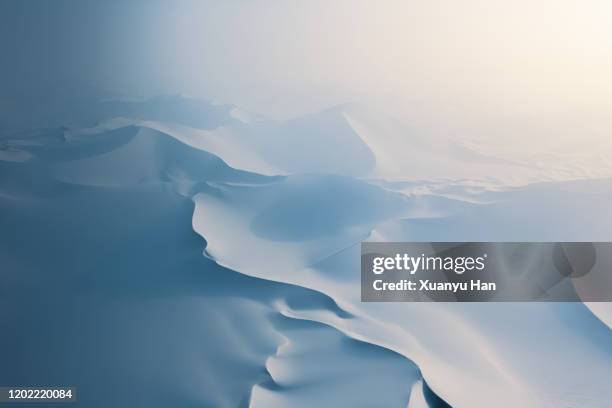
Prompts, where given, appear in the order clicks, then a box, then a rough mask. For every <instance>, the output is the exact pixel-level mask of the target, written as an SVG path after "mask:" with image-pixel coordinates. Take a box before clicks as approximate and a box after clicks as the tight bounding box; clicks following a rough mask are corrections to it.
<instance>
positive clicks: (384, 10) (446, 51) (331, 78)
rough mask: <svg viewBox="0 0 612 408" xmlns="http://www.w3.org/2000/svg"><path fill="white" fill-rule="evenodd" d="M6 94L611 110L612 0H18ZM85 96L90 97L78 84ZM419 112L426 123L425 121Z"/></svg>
mask: <svg viewBox="0 0 612 408" xmlns="http://www.w3.org/2000/svg"><path fill="white" fill-rule="evenodd" d="M0 10H1V13H2V14H1V17H0V19H1V21H0V25H1V26H2V28H0V35H1V37H2V39H0V45H1V46H2V49H3V50H4V51H3V54H4V56H5V57H6V58H3V60H2V61H1V62H0V64H2V65H0V70H1V71H0V72H1V73H2V76H3V78H4V79H6V82H5V83H4V85H0V86H2V87H3V88H2V91H4V92H5V93H4V95H5V96H4V98H0V101H1V99H4V100H5V103H6V99H7V97H6V95H9V93H8V91H6V89H9V90H11V92H13V94H11V95H14V94H15V92H17V93H18V94H19V93H23V92H21V90H22V88H21V87H22V84H25V83H28V84H30V85H31V87H32V88H36V89H38V88H40V89H43V88H49V87H51V88H53V87H56V88H62V89H63V88H66V87H70V84H73V85H72V86H73V87H77V88H78V87H81V86H89V85H91V86H95V87H101V88H105V89H110V90H112V91H114V92H117V93H121V94H124V95H127V96H147V95H152V94H156V93H161V92H182V93H186V94H191V95H194V96H200V97H206V98H211V99H216V100H219V101H222V102H230V103H234V104H237V105H240V106H243V107H245V108H247V109H250V110H254V111H257V112H260V113H264V114H267V115H270V116H273V117H286V116H291V115H296V114H300V113H304V112H308V111H312V110H316V109H319V108H322V107H325V106H328V105H333V104H337V103H342V102H347V101H362V102H369V103H373V104H375V105H380V106H383V107H384V108H385V109H387V110H390V111H394V112H397V113H398V114H402V113H406V114H407V115H408V116H410V115H411V114H412V115H418V114H423V115H425V116H428V117H430V118H431V117H435V116H436V114H439V115H440V116H441V117H445V116H448V117H451V116H453V115H454V116H456V117H461V118H476V117H481V116H485V117H486V116H491V115H493V116H494V115H549V114H555V113H558V112H566V111H570V112H574V111H576V112H578V111H580V112H585V111H586V112H596V113H597V114H599V113H601V112H609V110H610V107H611V106H612V76H611V74H610V73H611V72H612V23H611V22H612V2H610V1H609V0H555V1H553V0H513V1H500V0H486V1H484V0H477V1H475V0H462V1H456V0H418V1H408V0H403V1H401V0H376V1H374V0H371V1H363V0H334V1H329V0H303V1H297V0H219V1H164V2H162V1H140V0H138V1H132V2H129V1H109V2H99V1H82V0H81V1H49V2H46V1H34V2H28V1H13V2H10V1H4V2H2V3H1V5H0ZM74 84H76V85H74ZM415 112H416V113H415Z"/></svg>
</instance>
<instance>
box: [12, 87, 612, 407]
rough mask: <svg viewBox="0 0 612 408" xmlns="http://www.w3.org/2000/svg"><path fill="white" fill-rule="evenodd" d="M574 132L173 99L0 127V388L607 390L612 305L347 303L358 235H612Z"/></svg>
mask: <svg viewBox="0 0 612 408" xmlns="http://www.w3.org/2000/svg"><path fill="white" fill-rule="evenodd" d="M579 147H580V143H579V140H578V141H577V142H576V143H575V144H574V145H572V143H570V142H568V141H564V144H563V146H560V147H559V148H555V149H551V148H550V146H544V147H542V149H541V151H538V148H537V146H535V147H534V148H533V149H530V151H529V152H524V151H521V150H520V149H510V148H508V147H507V146H506V147H504V146H495V143H494V139H491V140H485V141H483V140H480V141H478V140H472V139H470V138H469V137H466V138H461V137H455V138H442V137H440V138H426V137H422V136H420V135H418V134H415V133H414V131H412V130H411V128H410V126H408V125H406V124H403V123H400V122H399V121H397V120H394V119H391V118H387V117H385V115H384V114H380V113H377V112H372V111H369V110H368V109H366V108H364V107H362V106H356V105H345V106H339V107H335V108H331V109H328V110H325V111H323V112H320V113H316V114H311V115H308V116H304V117H300V118H296V119H293V120H288V121H283V122H278V121H272V120H267V119H265V118H261V117H257V116H254V115H250V114H248V113H247V112H244V111H241V110H240V109H238V108H236V107H232V106H225V105H216V104H211V103H207V102H202V101H197V100H194V99H189V98H184V97H181V96H169V97H168V96H164V97H158V98H154V99H152V100H148V101H130V102H126V101H103V102H99V103H95V104H90V105H87V106H82V107H81V108H80V109H75V110H74V111H68V112H63V113H62V114H61V115H60V116H58V117H56V118H53V120H50V121H49V122H48V123H47V124H46V125H45V126H42V127H37V128H33V129H17V130H12V131H10V132H7V133H4V134H2V136H1V139H0V228H1V231H2V233H1V234H0V260H1V263H2V268H1V269H0V325H1V326H0V327H1V330H2V335H1V336H0V385H70V386H76V387H77V388H78V399H79V401H78V403H77V404H76V406H84V407H105V408H106V407H112V406H129V407H170V406H174V407H209V406H210V407H246V406H252V407H266V408H267V407H313V406H316V407H372V406H376V407H410V408H420V407H447V406H453V407H551V408H552V407H569V406H572V407H574V406H575V407H606V406H610V401H612V388H611V387H610V384H611V383H612V333H611V330H610V327H611V326H612V308H611V307H610V305H609V304H603V303H597V304H582V303H572V304H545V303H538V304H446V303H427V304H410V303H392V304H388V303H384V304H383V303H381V304H378V303H361V302H360V287H359V285H360V272H359V243H360V242H361V241H364V240H372V241H411V240H420V241H436V240H447V241H463V240H466V241H470V240H473V241H479V240H495V241H529V240H535V241H540V240H543V241H548V240H550V241H564V240H569V241H580V240H586V241H593V240H606V241H610V240H612V215H611V212H610V210H609V208H610V204H612V167H608V166H609V163H610V162H609V160H607V159H606V160H604V159H602V158H601V155H602V146H595V150H592V151H591V150H585V149H582V148H580V149H579ZM538 154H540V155H538ZM597 158H599V159H597Z"/></svg>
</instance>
